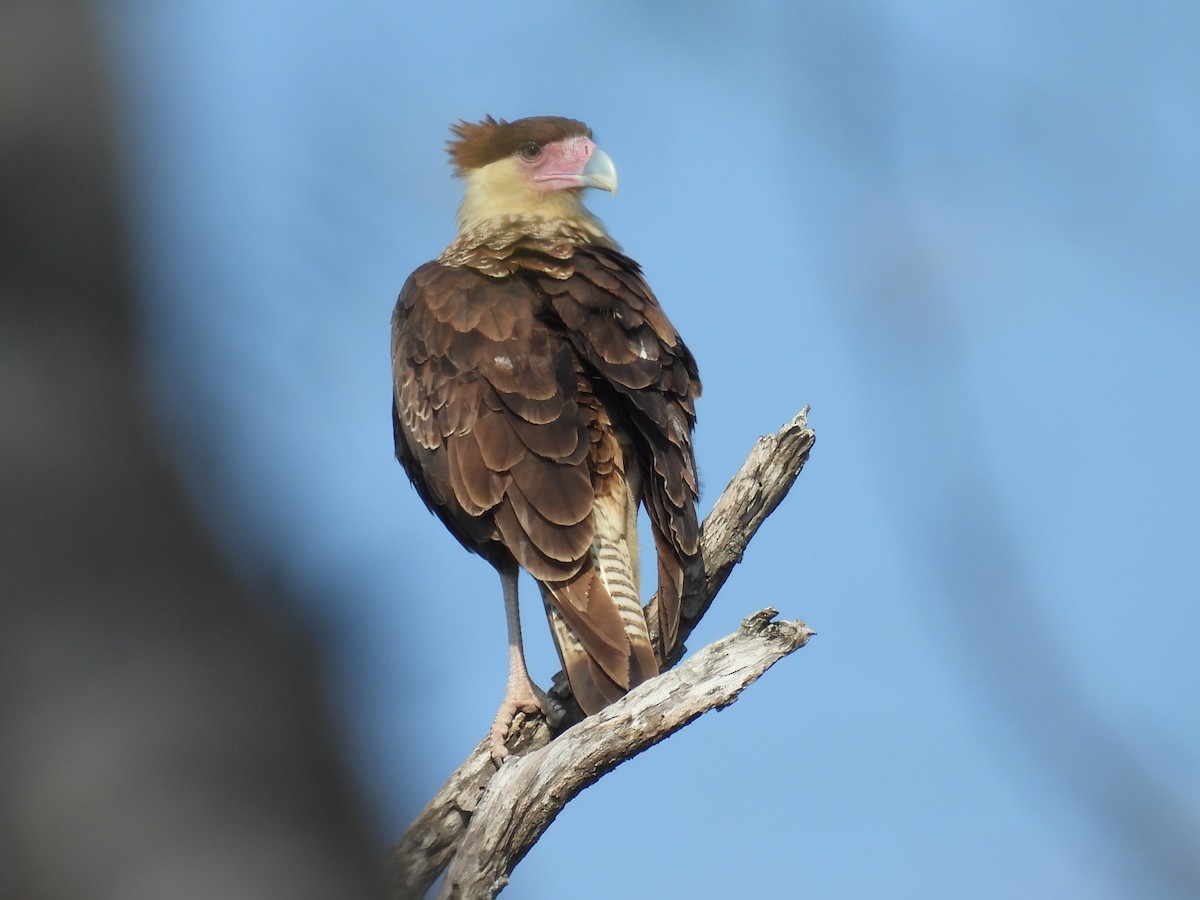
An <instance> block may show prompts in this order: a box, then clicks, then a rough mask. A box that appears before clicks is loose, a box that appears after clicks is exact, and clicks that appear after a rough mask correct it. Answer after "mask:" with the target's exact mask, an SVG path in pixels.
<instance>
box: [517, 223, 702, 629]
mask: <svg viewBox="0 0 1200 900" xmlns="http://www.w3.org/2000/svg"><path fill="white" fill-rule="evenodd" d="M571 267H572V274H571V275H570V277H567V278H558V277H553V276H552V275H550V274H544V275H537V276H534V277H536V279H537V283H538V285H539V288H540V289H541V290H542V291H543V292H545V294H546V295H547V297H548V298H549V300H550V303H551V305H552V307H553V310H554V312H555V314H556V316H557V318H558V319H560V320H561V322H562V324H563V325H564V326H565V334H566V335H567V337H568V339H569V340H570V342H571V344H572V346H574V348H575V349H576V351H577V352H578V353H579V355H580V356H581V357H583V358H584V359H585V360H586V361H587V363H588V365H589V367H591V368H592V369H593V370H594V372H595V373H596V374H597V375H598V376H599V378H598V382H599V383H598V384H597V386H596V392H597V394H598V395H599V396H601V398H602V400H603V401H604V402H605V406H606V408H608V409H609V412H610V414H611V415H613V417H614V419H615V420H617V419H619V423H620V427H622V428H623V429H624V431H625V433H626V436H627V438H628V439H629V440H630V442H631V443H632V445H633V449H634V452H635V455H636V457H637V461H638V465H639V467H640V469H641V484H642V499H643V501H644V503H645V506H646V509H647V512H648V514H649V518H650V522H651V525H652V528H653V531H654V540H655V546H656V548H657V550H658V589H659V610H660V622H659V627H660V632H661V634H662V637H663V645H664V647H666V648H668V649H669V648H671V647H673V646H674V644H675V640H676V635H677V632H678V627H679V602H680V599H681V595H682V591H683V574H684V571H685V568H686V567H687V565H688V563H689V562H690V561H691V560H693V559H694V558H695V557H696V555H697V554H698V553H699V543H700V541H699V526H698V523H697V517H696V499H697V495H698V492H699V484H698V479H697V475H696V462H695V455H694V452H693V450H692V429H693V427H694V425H695V421H696V410H695V400H696V398H697V397H699V396H700V391H701V385H700V377H699V374H698V372H697V370H696V361H695V359H694V358H693V357H692V354H691V353H690V352H689V351H688V349H687V347H686V346H685V345H684V343H683V341H682V340H681V339H680V337H679V334H678V333H677V332H676V331H675V328H674V327H673V326H672V325H671V323H670V321H669V320H668V319H667V317H666V315H665V313H663V311H662V308H661V307H660V306H659V304H658V301H657V300H656V299H655V297H654V294H653V293H652V292H651V290H650V288H649V286H648V285H647V284H646V282H645V279H644V278H643V277H642V273H641V268H640V267H639V266H638V264H637V263H636V262H634V261H633V260H631V259H629V258H628V257H626V256H624V255H623V254H621V253H619V252H617V251H615V250H611V249H607V248H603V247H596V246H587V247H580V248H578V249H577V250H576V253H575V256H574V257H573V258H572V260H571Z"/></svg>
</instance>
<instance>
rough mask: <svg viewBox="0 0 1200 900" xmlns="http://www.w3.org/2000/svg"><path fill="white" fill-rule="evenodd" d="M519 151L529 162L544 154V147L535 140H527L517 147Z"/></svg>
mask: <svg viewBox="0 0 1200 900" xmlns="http://www.w3.org/2000/svg"><path fill="white" fill-rule="evenodd" d="M517 152H518V153H520V154H521V158H522V159H524V160H526V161H527V162H533V161H534V160H536V159H537V158H538V157H539V156H541V155H542V148H541V147H539V146H538V145H537V144H536V143H534V142H533V141H526V142H525V143H524V144H522V145H521V146H520V147H518V148H517Z"/></svg>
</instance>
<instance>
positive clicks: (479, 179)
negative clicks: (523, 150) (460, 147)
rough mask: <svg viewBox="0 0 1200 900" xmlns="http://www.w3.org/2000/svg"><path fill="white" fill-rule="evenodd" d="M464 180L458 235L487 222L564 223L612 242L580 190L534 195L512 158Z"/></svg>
mask: <svg viewBox="0 0 1200 900" xmlns="http://www.w3.org/2000/svg"><path fill="white" fill-rule="evenodd" d="M463 180H464V181H465V183H466V191H465V193H464V195H463V201H462V204H461V205H460V206H459V208H458V230H459V232H460V233H462V232H466V231H470V230H472V229H474V228H477V227H478V226H480V225H482V224H483V223H484V222H488V221H502V220H507V221H510V222H511V221H513V220H528V221H539V220H540V221H542V222H566V223H569V224H571V225H573V226H574V227H576V228H578V229H580V230H581V231H584V232H586V233H588V234H591V235H593V236H594V237H597V238H602V239H604V241H606V242H607V241H609V240H611V239H610V238H609V237H608V233H607V232H606V231H605V230H604V226H603V225H602V224H601V222H600V220H599V219H597V218H596V217H595V216H593V215H592V214H591V212H589V211H588V209H587V207H585V206H584V205H583V190H582V189H580V190H566V191H550V192H549V193H543V192H541V191H537V190H535V189H534V188H532V187H531V186H530V184H529V182H528V180H527V179H526V177H525V173H524V172H523V171H522V170H521V168H520V166H519V164H518V163H517V161H516V160H515V159H512V158H511V157H507V158H505V159H499V160H496V162H493V163H488V164H487V165H486V166H481V167H480V168H478V169H472V170H471V171H469V172H467V173H466V174H465V175H464V176H463Z"/></svg>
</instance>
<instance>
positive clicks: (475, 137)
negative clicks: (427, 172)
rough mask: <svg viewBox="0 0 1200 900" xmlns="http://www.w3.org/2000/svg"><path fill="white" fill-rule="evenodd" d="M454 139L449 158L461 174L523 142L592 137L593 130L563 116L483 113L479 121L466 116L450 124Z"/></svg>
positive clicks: (510, 153) (513, 151) (504, 153)
mask: <svg viewBox="0 0 1200 900" xmlns="http://www.w3.org/2000/svg"><path fill="white" fill-rule="evenodd" d="M450 131H451V132H452V133H453V134H454V136H455V137H454V139H452V140H450V141H448V142H447V145H446V150H447V152H448V153H449V154H450V161H451V162H452V163H453V164H454V167H455V169H457V170H458V172H459V173H460V174H461V173H462V172H465V171H466V170H468V169H478V168H480V167H481V166H486V165H487V164H488V163H492V162H495V161H496V160H498V159H503V158H504V157H506V156H511V155H512V154H513V153H516V152H517V149H518V148H519V147H521V146H522V145H523V144H527V143H530V142H532V143H534V144H537V145H538V146H539V147H540V146H542V145H544V144H548V143H550V142H552V141H561V140H564V139H565V138H570V137H591V136H592V130H591V129H590V128H588V127H587V125H585V124H584V123H583V122H579V121H577V120H575V119H565V118H563V117H562V116H532V117H530V118H528V119H517V121H515V122H506V121H504V120H503V119H493V118H492V117H491V116H485V117H484V119H483V121H482V122H468V121H466V120H465V119H463V120H461V121H459V122H458V124H456V125H451V126H450Z"/></svg>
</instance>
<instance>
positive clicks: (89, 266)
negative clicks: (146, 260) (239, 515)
mask: <svg viewBox="0 0 1200 900" xmlns="http://www.w3.org/2000/svg"><path fill="white" fill-rule="evenodd" d="M90 25H91V23H90V21H89V19H88V16H87V8H86V5H85V4H83V3H78V2H66V0H20V2H8V3H6V4H4V5H3V6H0V123H2V125H0V127H2V131H0V315H2V324H0V710H2V714H0V895H2V896H5V897H20V898H22V900H37V898H54V900H67V898H85V897H86V898H114V900H115V898H120V900H136V898H155V900H158V898H191V897H195V898H201V897H203V898H214V897H220V898H226V900H228V898H240V897H254V898H271V897H279V898H288V900H296V898H306V897H312V898H317V897H320V898H328V897H362V896H373V895H376V894H378V880H377V877H376V871H375V870H376V867H377V862H376V860H375V856H376V851H375V849H373V848H371V847H370V846H369V841H368V840H367V829H366V827H365V824H364V820H363V817H362V816H361V814H360V811H359V810H358V809H357V808H356V806H355V803H354V801H353V800H352V799H351V794H350V793H349V791H348V790H347V779H346V777H345V775H344V773H343V771H342V769H341V767H340V765H339V762H338V758H337V755H336V752H335V748H334V742H333V740H332V739H331V733H330V731H329V730H328V728H327V727H326V723H325V721H324V718H323V715H322V711H321V703H320V700H319V696H318V690H317V688H316V685H315V681H314V679H313V676H312V672H313V669H314V655H313V653H312V651H311V649H310V648H308V647H307V645H306V644H305V642H304V641H303V640H300V639H299V638H298V635H297V634H296V633H295V630H294V629H289V628H288V627H287V626H286V625H283V624H281V623H280V622H278V621H273V620H271V619H270V618H269V617H268V616H267V615H266V614H265V613H264V611H263V610H262V609H260V608H258V607H256V606H255V605H254V604H253V603H252V602H251V601H250V600H249V598H248V597H247V596H246V595H245V594H244V593H243V592H242V591H241V590H240V589H239V588H238V586H237V585H235V584H234V583H233V582H232V581H231V580H230V578H229V576H228V575H227V574H226V572H225V571H224V570H223V568H222V566H221V564H220V563H219V561H218V559H217V557H216V555H215V554H214V552H213V550H212V548H211V546H210V544H209V542H208V541H207V540H206V539H205V536H204V534H203V532H202V531H201V529H200V528H199V527H198V526H197V524H196V522H195V521H194V520H193V518H192V515H191V513H190V512H189V509H188V506H187V504H186V503H185V502H184V499H183V497H182V494H181V491H180V488H179V485H178V484H177V481H176V477H175V474H174V472H173V471H172V470H171V467H170V466H169V465H168V464H167V463H166V462H165V461H164V459H163V457H162V455H161V454H160V452H159V448H158V447H157V446H156V436H155V432H154V429H153V427H152V426H151V425H150V423H149V421H148V417H147V414H146V410H145V407H144V404H143V402H142V397H141V393H140V389H139V375H138V370H137V366H136V363H135V354H134V351H133V339H132V334H131V327H130V319H131V310H130V303H129V284H128V281H127V272H126V262H125V257H124V248H123V245H122V228H121V217H120V214H119V208H118V203H117V201H116V197H117V191H116V188H115V182H116V178H115V166H114V153H113V150H112V145H113V142H112V132H111V120H110V109H109V107H108V103H107V97H106V94H105V89H104V78H103V73H102V70H101V66H100V64H99V62H98V53H97V48H96V43H95V40H94V36H93V34H92V32H91V28H90Z"/></svg>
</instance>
